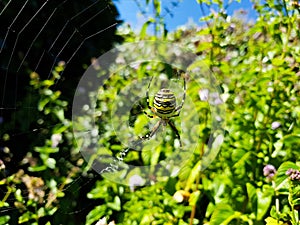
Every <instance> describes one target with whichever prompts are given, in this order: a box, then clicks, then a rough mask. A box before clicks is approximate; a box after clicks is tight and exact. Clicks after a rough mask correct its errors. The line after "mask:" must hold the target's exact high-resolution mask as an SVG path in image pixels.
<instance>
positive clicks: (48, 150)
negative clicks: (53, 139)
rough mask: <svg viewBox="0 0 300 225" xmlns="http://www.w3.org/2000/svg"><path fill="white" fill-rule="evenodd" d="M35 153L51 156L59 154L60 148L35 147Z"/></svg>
mask: <svg viewBox="0 0 300 225" xmlns="http://www.w3.org/2000/svg"><path fill="white" fill-rule="evenodd" d="M34 151H36V152H39V153H44V154H47V155H49V154H51V153H56V152H58V151H59V148H52V147H47V146H43V147H35V148H34Z"/></svg>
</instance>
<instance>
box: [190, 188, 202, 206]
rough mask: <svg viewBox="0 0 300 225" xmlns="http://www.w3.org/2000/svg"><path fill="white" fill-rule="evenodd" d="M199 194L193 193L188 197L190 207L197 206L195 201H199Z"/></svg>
mask: <svg viewBox="0 0 300 225" xmlns="http://www.w3.org/2000/svg"><path fill="white" fill-rule="evenodd" d="M200 194H201V192H200V191H195V192H193V193H192V194H191V195H190V198H189V205H190V206H195V205H196V204H197V201H198V200H199V197H200Z"/></svg>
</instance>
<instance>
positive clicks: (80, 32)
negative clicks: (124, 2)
mask: <svg viewBox="0 0 300 225" xmlns="http://www.w3.org/2000/svg"><path fill="white" fill-rule="evenodd" d="M117 15H118V14H117V11H116V9H115V7H114V6H113V5H112V4H111V2H109V1H106V0H90V1H80V3H79V1H78V2H74V1H73V0H64V1H58V0H57V1H55V0H51V1H50V0H45V1H30V0H22V1H19V0H7V1H1V2H0V21H1V28H0V86H1V89H0V93H1V94H0V124H1V127H2V126H3V127H4V124H5V123H6V122H9V124H10V126H11V127H10V129H9V130H5V129H3V130H4V133H7V132H9V133H10V134H9V135H10V141H9V143H10V144H12V143H17V142H19V143H20V142H23V141H25V143H27V141H26V140H27V139H29V140H30V139H32V138H34V136H35V135H37V134H41V133H43V131H44V130H48V129H51V128H52V127H54V126H55V125H56V124H47V125H41V126H39V125H37V124H34V125H32V123H31V122H32V121H34V120H36V118H32V117H34V115H35V111H36V110H37V107H36V102H34V101H32V102H31V101H30V100H29V101H27V102H26V103H25V104H24V102H23V101H22V100H23V99H22V96H23V95H24V93H25V91H26V90H25V89H24V87H22V86H21V84H24V83H25V84H26V85H28V82H29V77H28V75H27V74H29V73H30V72H29V71H34V72H36V73H37V74H39V76H40V78H41V79H42V80H45V79H49V78H50V77H51V76H52V70H53V69H54V67H55V66H56V65H57V64H58V63H59V62H64V64H65V69H64V71H63V72H62V74H60V75H61V78H60V79H59V80H58V81H57V82H56V84H55V89H57V90H63V91H64V90H65V94H66V96H65V98H66V99H72V94H74V90H75V89H76V84H77V82H78V80H79V79H80V76H81V75H82V74H83V72H84V69H83V68H82V65H84V64H87V65H89V64H90V60H91V58H92V57H98V56H99V55H101V54H102V53H103V52H105V51H107V50H109V49H110V48H111V46H112V43H113V42H118V41H120V39H118V37H117V36H115V35H114V33H115V30H116V26H117V25H118V24H119V23H120V21H118V20H116V17H117ZM109 39H110V40H111V41H108V40H109ZM109 42H110V43H111V45H108V44H107V43H109ZM87 52H89V54H87ZM68 93H69V96H68ZM68 102H69V104H70V102H71V101H68ZM21 109H22V110H24V109H26V111H27V115H26V116H27V117H26V118H18V116H16V115H18V114H17V112H18V111H19V110H21ZM20 119H22V120H24V121H25V123H23V124H25V127H20V123H19V120H20ZM26 121H28V122H27V124H26ZM1 130H2V128H1ZM3 130H2V131H0V135H1V138H0V147H1V149H2V150H3V146H5V145H6V144H7V143H6V142H5V141H4V140H3V135H4V133H3ZM16 151H17V150H16ZM22 151H23V152H22V154H23V156H24V154H26V151H27V149H23V150H22ZM2 153H3V152H1V154H2ZM13 154H14V157H15V155H16V157H15V160H17V161H18V160H20V157H22V156H21V154H20V153H18V152H13ZM63 157H64V156H63ZM65 157H68V156H66V155H65ZM1 158H2V155H1ZM9 174H12V172H10V173H9ZM82 179H83V178H82V176H80V177H78V178H76V180H74V181H72V182H71V184H69V185H68V186H67V187H65V188H64V190H63V191H66V190H67V189H69V188H73V187H72V186H73V185H74V184H75V183H79V184H81V183H80V182H81V180H82ZM87 179H88V180H90V181H91V180H92V179H91V178H87ZM86 184H87V183H86ZM57 186H59V184H58V185H57ZM81 189H82V190H84V187H82V186H80V185H79V187H78V185H76V186H75V188H73V190H72V191H75V192H78V191H81ZM84 191H86V190H84ZM1 192H2V193H1V196H2V197H1V198H3V196H4V195H5V194H6V192H5V191H3V190H1ZM27 194H28V193H22V195H23V196H24V197H25V196H27ZM45 198H46V197H45ZM25 199H26V198H25ZM10 203H11V205H13V200H12V202H10ZM87 207H88V206H87ZM12 210H17V209H16V208H14V207H3V208H0V213H1V214H3V213H4V215H5V213H6V212H8V211H12ZM82 210H84V208H83V209H82ZM60 212H61V213H67V214H69V213H70V214H74V213H79V212H74V211H73V212H72V211H70V209H69V210H68V209H67V208H65V209H60Z"/></svg>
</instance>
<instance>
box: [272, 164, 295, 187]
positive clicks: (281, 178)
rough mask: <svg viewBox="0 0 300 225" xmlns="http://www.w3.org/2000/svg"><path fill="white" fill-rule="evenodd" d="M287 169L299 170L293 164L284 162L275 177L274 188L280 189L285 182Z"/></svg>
mask: <svg viewBox="0 0 300 225" xmlns="http://www.w3.org/2000/svg"><path fill="white" fill-rule="evenodd" d="M288 169H299V167H298V166H297V165H296V164H295V163H293V162H284V163H282V164H281V165H280V167H279V168H278V170H277V173H276V176H275V184H276V187H278V188H280V187H281V186H282V185H283V182H286V180H287V178H288V176H287V175H286V174H285V173H286V171H287V170H288Z"/></svg>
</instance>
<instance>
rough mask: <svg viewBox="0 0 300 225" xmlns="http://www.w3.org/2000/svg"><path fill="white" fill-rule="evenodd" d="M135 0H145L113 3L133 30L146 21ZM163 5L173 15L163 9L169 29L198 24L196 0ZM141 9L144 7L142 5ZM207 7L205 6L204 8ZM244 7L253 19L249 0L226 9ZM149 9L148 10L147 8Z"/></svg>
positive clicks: (232, 10)
mask: <svg viewBox="0 0 300 225" xmlns="http://www.w3.org/2000/svg"><path fill="white" fill-rule="evenodd" d="M136 2H140V3H144V2H145V0H114V3H115V5H116V6H117V8H118V11H119V13H120V19H122V20H124V22H125V23H128V24H130V25H131V27H132V28H133V29H134V30H139V29H140V28H141V26H142V25H143V24H144V22H145V21H146V18H145V17H143V15H142V14H141V13H140V10H139V7H138V6H137V3H136ZM162 2H163V6H167V7H168V8H169V9H170V11H171V12H172V13H173V17H172V16H171V15H169V14H167V12H166V11H165V10H163V12H164V13H165V14H166V16H165V20H166V24H167V29H168V30H169V31H172V30H175V29H176V28H177V27H178V26H181V25H185V24H187V23H188V22H189V21H190V22H191V21H193V22H194V23H196V24H200V22H199V18H200V17H201V16H202V14H201V10H200V7H199V5H198V3H197V1H196V0H181V1H179V4H178V5H177V6H175V7H173V6H172V4H171V2H172V1H171V0H162ZM143 9H146V8H145V7H143ZM205 9H207V8H205ZM238 9H244V10H246V11H247V12H248V16H247V18H248V19H252V20H253V19H255V18H256V14H255V12H254V11H253V9H252V3H251V2H250V0H241V2H240V3H238V2H235V1H234V2H233V3H231V4H230V6H229V8H228V9H227V11H228V13H229V14H233V12H234V11H235V10H238ZM148 11H149V10H148Z"/></svg>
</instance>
